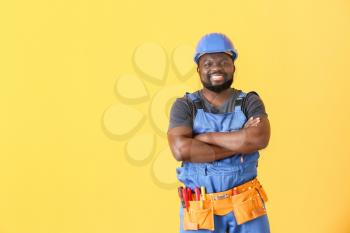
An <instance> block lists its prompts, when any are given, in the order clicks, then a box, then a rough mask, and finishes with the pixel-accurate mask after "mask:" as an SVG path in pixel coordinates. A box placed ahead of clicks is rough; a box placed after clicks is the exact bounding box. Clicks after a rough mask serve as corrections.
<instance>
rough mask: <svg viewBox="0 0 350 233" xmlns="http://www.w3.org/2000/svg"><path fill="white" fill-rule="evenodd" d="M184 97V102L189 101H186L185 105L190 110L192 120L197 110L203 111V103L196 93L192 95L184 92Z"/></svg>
mask: <svg viewBox="0 0 350 233" xmlns="http://www.w3.org/2000/svg"><path fill="white" fill-rule="evenodd" d="M185 96H186V100H189V101H187V103H188V104H189V106H190V108H191V110H192V116H193V119H194V117H195V116H196V113H197V109H204V104H203V101H202V99H201V98H200V96H199V94H198V92H194V93H189V92H186V94H185Z"/></svg>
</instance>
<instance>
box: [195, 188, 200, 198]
mask: <svg viewBox="0 0 350 233" xmlns="http://www.w3.org/2000/svg"><path fill="white" fill-rule="evenodd" d="M194 194H195V198H196V199H195V200H196V201H200V200H201V191H200V189H199V188H198V187H196V188H195V189H194Z"/></svg>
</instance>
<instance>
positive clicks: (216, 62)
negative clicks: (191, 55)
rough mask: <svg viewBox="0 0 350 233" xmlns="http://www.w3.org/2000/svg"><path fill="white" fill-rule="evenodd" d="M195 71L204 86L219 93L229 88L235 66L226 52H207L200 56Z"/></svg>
mask: <svg viewBox="0 0 350 233" xmlns="http://www.w3.org/2000/svg"><path fill="white" fill-rule="evenodd" d="M197 72H198V74H199V76H200V79H201V82H202V84H203V86H204V87H205V88H207V89H209V90H211V91H214V92H216V93H220V92H222V91H223V90H226V89H227V88H230V86H231V84H232V82H233V73H234V72H235V66H234V64H233V60H232V58H231V57H230V55H228V54H226V53H207V54H204V55H202V56H201V57H200V59H199V62H198V67H197Z"/></svg>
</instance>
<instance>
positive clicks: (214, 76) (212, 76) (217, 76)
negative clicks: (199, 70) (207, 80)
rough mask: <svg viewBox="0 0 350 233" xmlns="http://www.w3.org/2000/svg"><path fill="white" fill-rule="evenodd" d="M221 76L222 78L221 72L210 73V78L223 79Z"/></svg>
mask: <svg viewBox="0 0 350 233" xmlns="http://www.w3.org/2000/svg"><path fill="white" fill-rule="evenodd" d="M223 78H224V76H223V75H221V74H214V75H211V79H212V80H221V79H223Z"/></svg>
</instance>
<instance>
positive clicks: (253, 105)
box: [242, 91, 267, 118]
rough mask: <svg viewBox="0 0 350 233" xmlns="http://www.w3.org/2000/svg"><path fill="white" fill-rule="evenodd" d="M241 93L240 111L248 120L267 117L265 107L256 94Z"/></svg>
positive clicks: (251, 92) (253, 92)
mask: <svg viewBox="0 0 350 233" xmlns="http://www.w3.org/2000/svg"><path fill="white" fill-rule="evenodd" d="M243 93H244V100H243V103H242V109H243V111H244V113H245V114H246V116H247V117H248V118H249V117H252V116H253V117H254V116H267V113H266V111H265V105H264V103H263V101H262V99H261V98H260V96H259V94H258V93H257V92H255V91H250V92H243Z"/></svg>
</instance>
